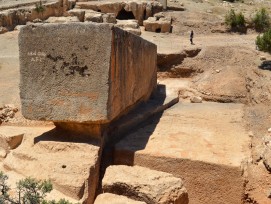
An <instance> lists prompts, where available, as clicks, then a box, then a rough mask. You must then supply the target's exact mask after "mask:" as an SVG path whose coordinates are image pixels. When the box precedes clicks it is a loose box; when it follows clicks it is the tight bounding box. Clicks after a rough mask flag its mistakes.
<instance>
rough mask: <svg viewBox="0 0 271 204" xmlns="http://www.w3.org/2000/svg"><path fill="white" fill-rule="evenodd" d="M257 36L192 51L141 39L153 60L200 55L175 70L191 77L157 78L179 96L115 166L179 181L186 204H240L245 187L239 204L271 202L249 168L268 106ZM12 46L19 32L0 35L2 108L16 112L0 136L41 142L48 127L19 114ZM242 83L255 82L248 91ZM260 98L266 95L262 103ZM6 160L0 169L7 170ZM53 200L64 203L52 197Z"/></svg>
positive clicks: (119, 152) (211, 41)
mask: <svg viewBox="0 0 271 204" xmlns="http://www.w3.org/2000/svg"><path fill="white" fill-rule="evenodd" d="M255 36H256V35H255V34H248V35H237V34H232V35H229V34H210V35H207V36H206V35H196V36H195V39H194V42H195V45H190V43H189V40H188V37H187V36H179V35H175V34H157V33H149V32H143V34H142V37H143V38H145V39H147V40H150V41H152V42H153V43H156V44H157V46H158V54H159V53H160V54H165V55H169V54H172V53H182V52H184V51H186V50H195V49H200V52H199V53H198V54H197V55H196V56H192V57H189V56H188V57H185V58H184V59H183V61H182V63H181V64H176V65H175V68H176V67H177V69H182V68H184V67H186V68H187V67H188V68H189V69H191V70H193V71H192V72H191V74H190V75H189V76H186V77H182V75H178V74H176V73H175V72H172V70H170V69H168V70H166V71H164V72H159V73H158V76H159V77H158V83H159V84H163V85H165V86H166V89H167V91H168V93H167V94H168V95H174V96H178V97H179V102H178V103H177V104H175V105H173V106H172V107H170V108H168V109H167V110H165V111H163V112H161V113H158V114H157V115H156V116H155V117H153V118H151V119H150V120H149V121H148V122H147V123H146V124H145V125H142V126H139V127H138V128H136V129H135V130H134V131H133V132H130V133H129V134H127V135H126V136H125V137H124V139H123V140H121V141H120V142H119V143H117V144H116V145H115V147H114V154H113V164H127V165H141V166H145V167H149V168H151V169H156V170H160V171H165V172H169V173H172V174H174V175H175V176H177V177H180V178H182V179H183V180H184V182H185V186H186V188H187V189H188V192H189V200H190V203H192V204H200V203H223V204H225V203H241V202H242V201H241V199H242V197H243V192H244V184H245V183H246V182H248V184H247V189H246V190H245V192H246V194H245V196H246V197H245V198H243V199H244V200H247V203H250V202H251V203H252V201H251V200H253V201H257V202H258V203H261V204H267V203H270V199H268V198H267V194H266V193H267V192H268V190H269V189H268V188H270V185H271V179H270V174H268V173H267V171H266V170H265V168H264V166H263V165H262V164H261V162H259V163H257V162H256V163H255V162H254V161H253V157H252V152H253V149H251V146H253V145H251V144H252V143H253V141H254V140H255V141H257V138H261V137H262V136H263V135H264V134H266V132H267V129H268V128H269V125H270V124H269V121H270V107H269V106H268V104H270V99H271V96H270V95H271V94H270V89H269V87H270V85H271V84H270V83H271V81H270V77H271V74H270V73H269V72H268V71H263V70H259V69H258V68H257V65H258V64H259V63H260V56H263V55H264V56H265V57H266V58H268V59H270V58H271V57H270V55H268V54H265V53H261V52H259V51H257V50H255V44H254V39H255ZM17 43H18V31H13V32H8V33H5V34H2V35H0V45H1V49H0V59H1V60H0V73H1V74H0V87H1V89H0V104H1V105H3V104H14V105H15V106H16V107H18V108H19V112H18V113H16V116H15V118H13V119H11V120H10V121H9V122H6V123H2V125H1V126H2V127H0V133H1V128H2V130H3V128H4V129H5V128H7V126H9V127H10V126H11V128H13V129H15V130H17V131H20V128H22V129H24V131H23V132H24V133H25V135H26V137H30V136H29V134H28V133H29V132H31V135H32V136H33V135H35V136H39V135H40V134H42V133H43V132H47V131H48V130H50V129H52V128H53V124H51V123H48V122H46V123H45V122H38V121H28V120H26V119H24V118H23V117H22V115H21V112H20V98H19V78H20V77H19V58H18V46H17ZM218 70H219V71H218ZM169 73H171V74H169ZM248 78H251V80H248ZM263 79H264V80H265V81H263ZM266 79H269V80H266ZM248 81H254V82H255V83H256V86H255V87H251V88H250V89H251V90H250V91H248V88H247V86H248V83H249V82H248ZM257 84H259V87H258V88H257ZM266 90H267V91H266ZM262 92H264V93H265V94H266V95H267V96H265V97H263V96H262V94H263V93H262ZM192 96H201V97H202V98H203V102H202V103H191V102H190V100H189V99H190V98H191V97H192ZM223 98H224V99H225V98H226V99H227V100H228V101H229V103H225V102H227V100H226V101H223ZM221 102H223V103H221ZM268 119H269V120H268ZM251 132H253V135H254V138H251V134H252V133H251ZM21 149H22V148H21ZM23 151H28V150H23ZM78 154H79V155H80V154H82V155H83V154H84V153H83V152H79V153H78ZM8 159H10V157H7V158H6V159H2V162H3V163H5V164H7V163H9V161H7V160H8ZM14 161H15V162H16V160H14ZM21 162H23V161H21ZM78 162H80V161H78ZM0 163H1V160H0ZM11 163H12V162H11ZM14 168H16V167H14ZM18 168H20V167H18ZM21 168H22V167H21ZM34 168H35V167H34ZM1 169H4V168H3V166H2V165H1ZM19 172H20V171H19ZM34 172H36V170H35V169H34V170H33V173H34ZM8 174H9V175H10V177H11V178H12V180H11V183H13V184H14V183H15V181H16V180H18V179H20V178H21V177H22V175H21V174H20V173H18V172H16V171H15V172H14V171H9V172H8ZM63 176H64V177H63V178H65V174H63ZM227 194H230V195H232V196H231V197H230V198H229V197H227ZM51 196H52V197H53V198H57V197H59V198H60V197H65V195H64V194H62V193H60V192H59V191H57V190H54V192H53V193H52V194H51ZM69 199H71V201H74V200H73V199H72V198H69ZM225 199H227V200H225ZM239 201H240V202H239Z"/></svg>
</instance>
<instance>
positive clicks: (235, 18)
mask: <svg viewBox="0 0 271 204" xmlns="http://www.w3.org/2000/svg"><path fill="white" fill-rule="evenodd" d="M245 23H246V21H245V17H244V15H243V14H242V13H241V12H240V13H238V14H236V13H235V11H234V10H233V9H231V10H230V11H229V13H228V14H226V16H225V24H226V25H227V26H229V27H230V30H231V31H237V32H245V31H246V26H245Z"/></svg>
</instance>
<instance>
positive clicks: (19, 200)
mask: <svg viewBox="0 0 271 204" xmlns="http://www.w3.org/2000/svg"><path fill="white" fill-rule="evenodd" d="M7 180H8V176H7V175H5V174H4V173H3V172H1V171H0V204H72V203H71V202H69V201H67V200H65V199H60V200H59V201H55V200H52V201H47V200H45V197H46V195H47V194H48V193H50V192H51V191H52V190H53V185H52V183H51V182H50V181H49V180H44V181H41V180H36V179H33V178H30V177H28V178H25V179H22V180H20V181H19V182H18V183H17V188H16V190H17V197H14V198H13V197H12V198H11V196H10V195H9V191H10V188H9V186H8V184H7Z"/></svg>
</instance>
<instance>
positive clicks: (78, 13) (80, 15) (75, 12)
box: [64, 9, 85, 22]
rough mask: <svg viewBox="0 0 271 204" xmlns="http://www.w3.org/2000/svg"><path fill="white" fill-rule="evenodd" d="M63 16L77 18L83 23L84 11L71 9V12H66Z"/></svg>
mask: <svg viewBox="0 0 271 204" xmlns="http://www.w3.org/2000/svg"><path fill="white" fill-rule="evenodd" d="M64 15H65V16H77V18H78V19H79V21H81V22H83V21H84V18H85V11H84V10H82V9H71V10H69V11H67V12H66V13H65V14H64Z"/></svg>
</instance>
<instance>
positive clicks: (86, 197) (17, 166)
mask: <svg viewBox="0 0 271 204" xmlns="http://www.w3.org/2000/svg"><path fill="white" fill-rule="evenodd" d="M14 128H16V127H14ZM1 129H2V127H0V132H1ZM24 129H25V130H26V131H25V132H26V133H25V136H24V140H23V142H22V143H21V145H20V146H19V147H18V148H16V149H14V150H12V151H11V152H10V153H9V154H8V155H7V157H6V158H5V159H4V160H3V167H4V169H5V170H6V171H12V172H16V173H18V174H20V175H22V176H24V177H32V178H36V179H41V180H43V179H50V180H51V181H52V184H53V186H54V189H56V190H57V191H60V192H61V193H63V194H65V195H66V196H68V197H71V198H73V199H75V200H77V201H80V202H86V203H93V202H94V198H95V193H96V192H95V191H96V188H97V185H98V180H99V170H100V156H101V147H100V144H99V143H98V142H96V141H90V140H89V141H84V140H79V139H78V137H76V136H75V137H73V135H71V134H69V133H67V132H60V131H58V130H56V129H52V127H48V128H31V127H24Z"/></svg>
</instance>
